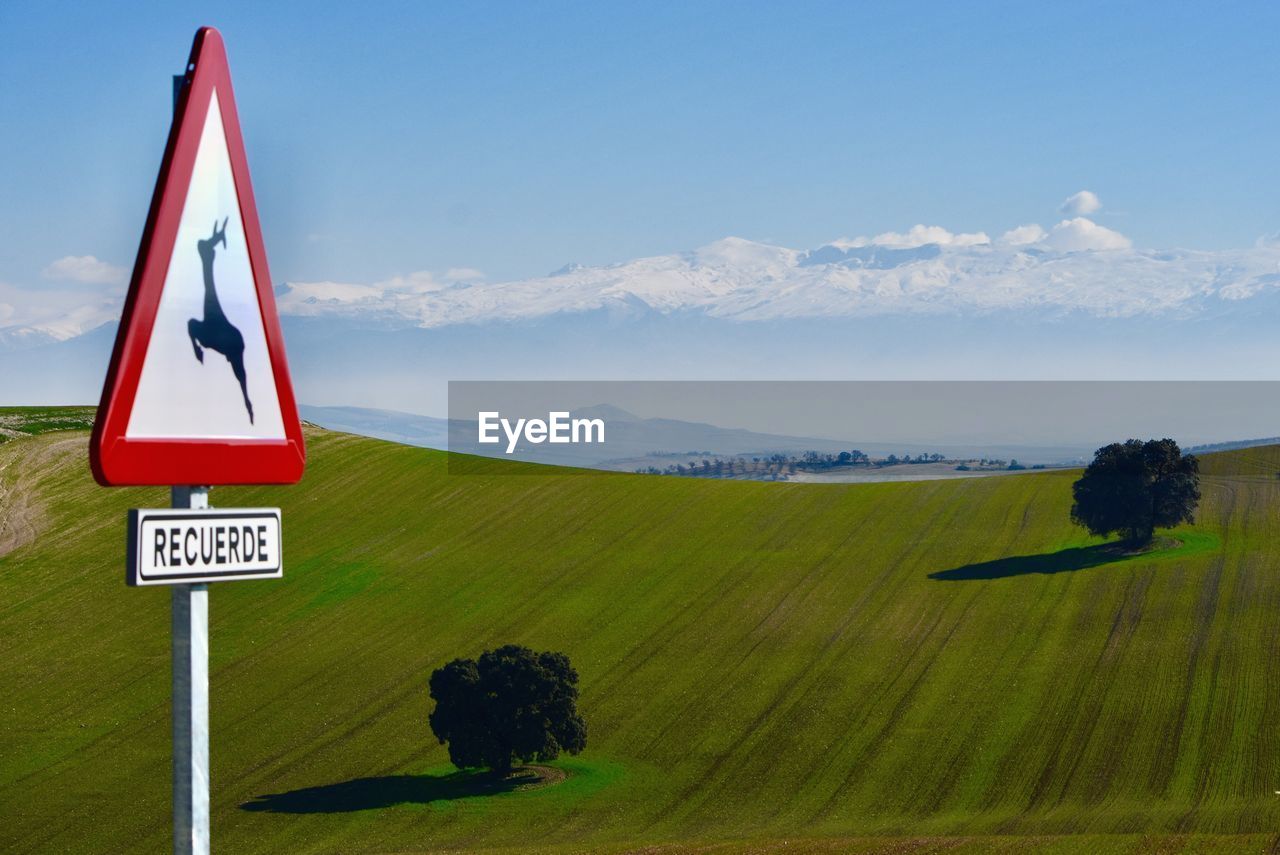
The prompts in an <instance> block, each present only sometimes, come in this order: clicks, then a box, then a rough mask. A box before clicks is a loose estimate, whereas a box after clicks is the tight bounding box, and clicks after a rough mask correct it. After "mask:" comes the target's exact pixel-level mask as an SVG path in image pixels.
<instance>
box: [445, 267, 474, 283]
mask: <svg viewBox="0 0 1280 855" xmlns="http://www.w3.org/2000/svg"><path fill="white" fill-rule="evenodd" d="M444 278H445V279H448V280H449V281H450V282H475V281H476V280H479V279H483V278H484V273H483V272H481V271H479V270H476V269H475V268H474V267H450V268H449V269H448V270H446V271H445V272H444Z"/></svg>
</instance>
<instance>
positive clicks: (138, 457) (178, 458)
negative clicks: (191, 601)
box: [89, 27, 307, 486]
mask: <svg viewBox="0 0 1280 855" xmlns="http://www.w3.org/2000/svg"><path fill="white" fill-rule="evenodd" d="M186 78H187V82H186V84H185V86H183V90H182V93H181V95H180V96H179V99H178V105H177V109H176V110H175V112H174V121H173V127H172V129H171V130H170V132H169V141H168V144H167V145H166V147H165V154H164V160H163V161H162V163H161V166H160V175H159V177H158V178H157V179H156V189H155V192H154V194H153V195H152V197H151V210H150V212H149V213H148V214H147V224H146V228H145V229H144V230H143V233H142V242H141V245H140V246H139V247H138V260H137V262H136V263H135V264H134V268H133V278H132V280H131V281H130V283H129V294H128V296H127V297H126V298H125V304H124V311H123V313H122V315H121V318H120V328H119V331H118V332H117V333H116V343H115V348H114V350H113V351H112V354H111V363H110V365H109V367H108V368H107V377H106V381H105V383H104V384H103V387H102V400H101V402H100V404H99V405H98V413H97V418H96V419H95V420H94V425H93V435H92V437H91V439H90V443H89V464H90V467H91V468H92V470H93V477H94V478H95V479H96V480H97V482H98V483H99V484H102V485H103V486H125V485H160V484H176V485H201V486H204V485H214V484H293V483H296V482H297V481H298V480H299V479H301V478H302V471H303V468H304V467H305V465H306V457H307V452H306V444H305V443H304V441H303V438H302V426H301V424H300V422H299V421H298V407H297V402H296V401H295V400H294V397H293V385H292V383H291V382H290V380H289V364H288V361H287V360H286V358H285V352H284V336H283V335H282V334H281V331H280V318H279V316H278V315H277V313H276V305H275V297H274V295H273V293H272V288H271V274H270V272H269V270H268V268H267V254H266V250H265V248H264V246H263V243H262V231H261V226H260V224H259V222H258V209H257V206H256V205H255V204H254V198H253V187H252V185H251V184H250V181H249V164H248V161H247V160H246V158H245V152H244V140H243V138H242V137H241V135H240V120H239V117H238V115H237V113H236V102H235V96H234V94H233V91H232V88H231V73H230V70H229V68H228V66H227V53H226V48H225V47H224V45H223V42H222V35H221V34H220V33H219V32H218V31H217V30H215V29H214V28H212V27H202V28H201V29H200V30H199V31H198V32H197V33H196V37H195V43H194V44H193V45H192V47H191V58H190V59H189V60H188V62H187V70H186ZM215 91H216V92H217V93H218V105H219V107H220V109H221V112H222V125H223V131H224V133H225V136H226V140H227V152H228V154H229V156H230V160H231V176H232V179H233V180H234V181H235V186H236V196H237V198H238V199H239V202H240V219H241V221H242V222H243V223H244V233H245V242H246V245H247V247H248V252H249V263H250V266H251V268H252V271H253V280H254V285H255V287H256V288H257V291H258V307H259V309H260V310H261V313H262V325H263V329H264V331H265V333H266V340H267V353H268V354H269V356H270V358H271V369H272V372H273V373H274V374H275V386H276V395H277V397H278V399H279V402H280V415H281V417H282V419H283V421H284V432H285V439H283V440H278V439H189V438H182V439H179V438H175V439H137V438H130V437H127V436H125V432H126V430H127V428H128V426H129V416H130V414H131V412H132V410H133V403H134V398H135V396H136V394H137V391H138V380H139V377H140V375H141V373H142V364H143V362H144V361H145V359H146V354H147V343H148V341H149V340H150V338H151V331H152V327H153V326H154V325H155V319H156V312H157V310H158V309H159V306H160V296H161V294H162V293H163V291H164V280H165V276H166V275H167V274H168V271H169V260H170V258H171V257H172V255H173V247H174V243H175V242H176V240H177V235H178V225H179V222H180V221H181V219H182V210H183V208H184V207H185V205H186V200H187V191H188V189H189V185H190V183H191V175H192V172H193V170H194V168H195V160H196V153H197V151H198V149H199V146H200V136H201V133H202V131H203V129H204V122H205V117H206V116H207V115H208V111H209V104H210V101H211V99H212V97H213V93H214V92H215Z"/></svg>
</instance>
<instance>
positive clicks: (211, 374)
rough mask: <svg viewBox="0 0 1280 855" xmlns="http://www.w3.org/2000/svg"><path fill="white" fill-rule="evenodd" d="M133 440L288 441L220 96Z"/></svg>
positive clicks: (201, 153)
mask: <svg viewBox="0 0 1280 855" xmlns="http://www.w3.org/2000/svg"><path fill="white" fill-rule="evenodd" d="M125 436H127V437H130V438H136V439H182V438H191V439H284V438H285V432H284V420H283V418H282V417H281V414H280V402H279V400H278V399H277V392H276V380H275V374H274V373H273V371H272V368H271V360H270V357H269V356H268V352H267V338H266V333H265V332H264V330H263V324H262V311H261V308H260V307H259V305H258V294H257V290H256V289H255V286H254V280H253V269H252V266H251V264H250V262H249V252H248V249H247V247H246V245H245V235H244V225H243V223H242V222H241V218H240V200H239V198H238V197H237V195H236V187H235V181H234V179H233V178H232V174H231V160H230V158H229V157H228V155H227V140H226V135H225V132H224V130H223V126H222V112H221V110H220V109H219V107H218V96H217V93H216V92H215V93H213V99H212V101H211V102H210V104H209V112H208V115H207V117H206V118H205V124H204V130H203V132H202V134H201V136H200V146H199V149H198V151H197V154H196V160H195V168H194V171H193V172H192V175H191V185H190V189H189V190H188V191H187V199H186V204H185V205H184V207H183V209H182V220H181V223H180V225H179V227H178V236H177V240H176V242H175V244H174V248H173V256H172V257H171V258H170V259H169V270H168V273H167V275H166V276H165V281H164V292H163V294H162V295H161V298H160V305H159V309H158V310H157V312H156V319H155V326H154V327H153V329H152V331H151V340H150V342H149V343H148V345H147V355H146V360H145V361H144V362H143V365H142V371H141V374H140V376H139V380H138V390H137V395H136V396H135V398H134V402H133V410H132V413H131V414H130V417H129V426H128V428H127V430H126V432H125Z"/></svg>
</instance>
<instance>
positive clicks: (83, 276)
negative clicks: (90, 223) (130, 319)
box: [40, 255, 129, 285]
mask: <svg viewBox="0 0 1280 855" xmlns="http://www.w3.org/2000/svg"><path fill="white" fill-rule="evenodd" d="M40 275H41V276H43V277H44V278H45V279H53V280H57V281H59V282H80V283H82V284H85V285H123V284H124V283H125V281H126V279H127V277H128V275H129V271H127V270H125V269H124V268H123V267H117V266H116V265H114V264H109V263H108V262H105V261H101V260H99V259H97V258H94V257H93V256H92V255H68V256H64V257H63V258H59V259H58V260H57V261H55V262H53V263H52V264H50V265H49V266H48V267H46V268H45V269H44V270H43V271H41V273H40Z"/></svg>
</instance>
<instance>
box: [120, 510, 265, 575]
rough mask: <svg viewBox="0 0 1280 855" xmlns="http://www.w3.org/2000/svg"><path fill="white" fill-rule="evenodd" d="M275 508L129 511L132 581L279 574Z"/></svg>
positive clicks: (128, 572) (130, 570)
mask: <svg viewBox="0 0 1280 855" xmlns="http://www.w3.org/2000/svg"><path fill="white" fill-rule="evenodd" d="M282 552H283V543H282V537H281V529H280V509H279V508H233V509H227V510H218V509H208V510H195V509H187V508H178V509H172V510H131V511H129V557H128V569H127V578H128V582H129V584H130V585H188V584H193V583H197V582H220V581H231V580H234V579H278V578H280V577H281V575H283V564H282V561H281V558H282Z"/></svg>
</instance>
